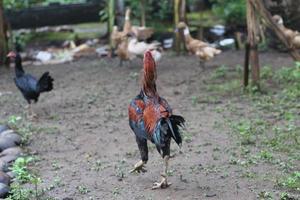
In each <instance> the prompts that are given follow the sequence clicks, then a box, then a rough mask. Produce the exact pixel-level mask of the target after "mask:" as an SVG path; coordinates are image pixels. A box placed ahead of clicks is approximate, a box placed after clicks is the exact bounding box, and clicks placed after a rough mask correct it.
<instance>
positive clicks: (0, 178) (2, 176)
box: [0, 171, 10, 185]
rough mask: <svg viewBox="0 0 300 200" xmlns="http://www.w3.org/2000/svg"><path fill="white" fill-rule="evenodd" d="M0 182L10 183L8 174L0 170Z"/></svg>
mask: <svg viewBox="0 0 300 200" xmlns="http://www.w3.org/2000/svg"><path fill="white" fill-rule="evenodd" d="M0 183H4V184H5V185H9V184H10V176H8V175H7V174H6V173H4V172H1V171H0Z"/></svg>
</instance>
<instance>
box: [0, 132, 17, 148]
mask: <svg viewBox="0 0 300 200" xmlns="http://www.w3.org/2000/svg"><path fill="white" fill-rule="evenodd" d="M1 137H5V138H9V139H11V140H13V141H14V142H15V143H16V144H17V145H19V144H21V141H22V138H21V136H20V135H19V134H17V133H15V132H14V131H12V130H7V131H4V132H2V133H1V134H0V138H1Z"/></svg>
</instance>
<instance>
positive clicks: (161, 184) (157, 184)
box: [152, 156, 172, 190]
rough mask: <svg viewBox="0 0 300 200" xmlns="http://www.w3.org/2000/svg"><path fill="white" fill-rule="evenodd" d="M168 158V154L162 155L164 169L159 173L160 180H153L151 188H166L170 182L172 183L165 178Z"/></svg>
mask: <svg viewBox="0 0 300 200" xmlns="http://www.w3.org/2000/svg"><path fill="white" fill-rule="evenodd" d="M169 158H170V156H165V157H164V171H163V173H162V174H161V181H160V182H155V183H154V184H153V187H152V189H153V190H155V189H159V188H167V187H169V186H170V185H171V184H172V183H168V180H167V176H168V175H167V173H168V166H169Z"/></svg>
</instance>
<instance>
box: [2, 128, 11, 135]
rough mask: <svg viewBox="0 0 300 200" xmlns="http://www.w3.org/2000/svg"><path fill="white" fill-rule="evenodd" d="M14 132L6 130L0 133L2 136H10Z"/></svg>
mask: <svg viewBox="0 0 300 200" xmlns="http://www.w3.org/2000/svg"><path fill="white" fill-rule="evenodd" d="M13 132H14V131H13V130H11V129H7V130H4V131H2V132H0V136H2V135H6V134H10V133H13Z"/></svg>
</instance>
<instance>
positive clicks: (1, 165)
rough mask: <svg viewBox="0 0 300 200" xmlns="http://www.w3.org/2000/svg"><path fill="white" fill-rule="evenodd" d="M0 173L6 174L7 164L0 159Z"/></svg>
mask: <svg viewBox="0 0 300 200" xmlns="http://www.w3.org/2000/svg"><path fill="white" fill-rule="evenodd" d="M0 171H3V172H7V171H8V164H7V163H6V162H4V161H3V160H1V159H0Z"/></svg>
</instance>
